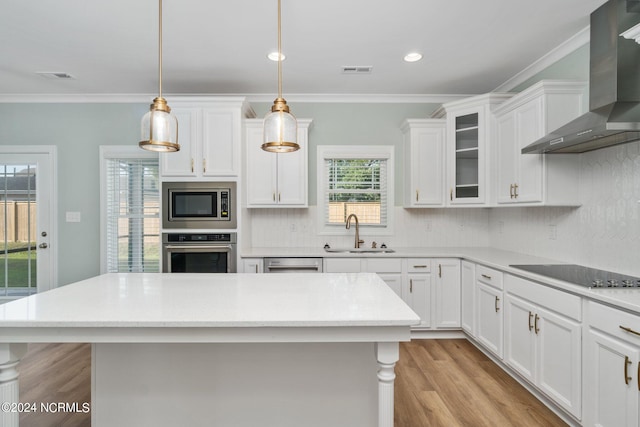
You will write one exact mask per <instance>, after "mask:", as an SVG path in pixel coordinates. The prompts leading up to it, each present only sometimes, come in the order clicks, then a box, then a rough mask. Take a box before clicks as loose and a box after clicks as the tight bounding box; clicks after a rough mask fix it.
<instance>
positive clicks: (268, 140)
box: [262, 0, 300, 153]
mask: <svg viewBox="0 0 640 427" xmlns="http://www.w3.org/2000/svg"><path fill="white" fill-rule="evenodd" d="M280 3H281V0H278V97H277V98H276V99H275V101H273V105H272V106H271V112H270V113H267V115H266V116H265V118H264V131H263V138H264V139H263V141H264V143H263V144H262V149H263V150H265V151H271V152H273V153H290V152H292V151H296V150H299V149H300V146H299V145H298V143H297V139H298V122H297V121H296V118H295V117H294V115H293V114H291V113H290V112H289V106H288V105H287V101H285V100H284V98H283V97H282V35H281V33H282V29H281V27H282V25H281V6H280Z"/></svg>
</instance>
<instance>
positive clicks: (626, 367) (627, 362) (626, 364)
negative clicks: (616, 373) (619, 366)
mask: <svg viewBox="0 0 640 427" xmlns="http://www.w3.org/2000/svg"><path fill="white" fill-rule="evenodd" d="M629 365H631V360H629V356H625V357H624V383H625V384H627V385H629V381H631V377H630V376H629V372H628V370H629Z"/></svg>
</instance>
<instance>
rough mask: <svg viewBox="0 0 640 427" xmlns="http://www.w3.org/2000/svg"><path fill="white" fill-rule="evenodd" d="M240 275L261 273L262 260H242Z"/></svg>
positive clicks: (262, 268) (262, 269)
mask: <svg viewBox="0 0 640 427" xmlns="http://www.w3.org/2000/svg"><path fill="white" fill-rule="evenodd" d="M241 265H242V273H263V272H264V264H263V259H262V258H242V263H241Z"/></svg>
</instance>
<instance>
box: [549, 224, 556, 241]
mask: <svg viewBox="0 0 640 427" xmlns="http://www.w3.org/2000/svg"><path fill="white" fill-rule="evenodd" d="M557 238H558V226H557V225H555V224H551V225H549V240H556V239H557Z"/></svg>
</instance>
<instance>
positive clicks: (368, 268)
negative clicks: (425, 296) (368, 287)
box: [361, 258, 402, 298]
mask: <svg viewBox="0 0 640 427" xmlns="http://www.w3.org/2000/svg"><path fill="white" fill-rule="evenodd" d="M361 262H362V264H361V268H362V271H365V272H367V273H378V275H379V276H380V278H381V279H382V280H384V282H385V283H386V284H387V285H389V287H390V288H391V289H393V291H394V292H395V293H396V294H397V295H398V296H399V297H400V298H402V259H401V258H384V259H378V258H363V259H362V261H361Z"/></svg>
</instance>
